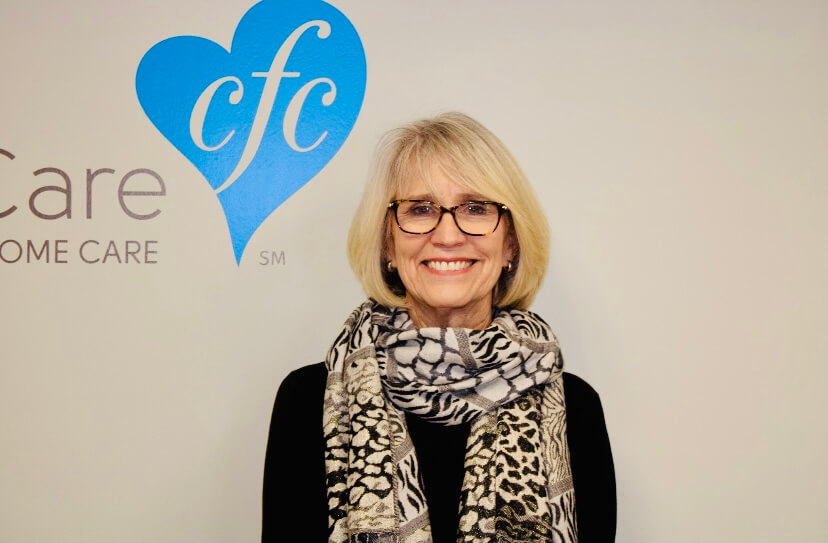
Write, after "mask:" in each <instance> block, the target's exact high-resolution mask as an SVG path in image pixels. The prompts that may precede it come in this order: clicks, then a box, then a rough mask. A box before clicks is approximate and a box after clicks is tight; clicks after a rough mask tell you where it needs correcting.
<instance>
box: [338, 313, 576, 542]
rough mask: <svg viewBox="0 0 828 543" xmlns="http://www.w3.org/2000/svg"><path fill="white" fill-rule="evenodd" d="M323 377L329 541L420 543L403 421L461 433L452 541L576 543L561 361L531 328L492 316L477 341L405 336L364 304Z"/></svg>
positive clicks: (416, 484)
mask: <svg viewBox="0 0 828 543" xmlns="http://www.w3.org/2000/svg"><path fill="white" fill-rule="evenodd" d="M327 367H328V381H327V386H326V390H325V407H324V421H323V423H324V433H325V441H326V444H327V449H326V452H325V468H326V472H327V486H328V508H329V517H328V520H329V522H328V524H329V530H330V531H329V539H328V541H329V543H391V542H394V543H397V542H399V543H411V542H417V543H426V542H431V540H432V539H431V529H430V526H429V520H428V508H427V507H426V503H425V497H424V494H423V491H422V479H421V478H420V477H419V469H418V466H417V455H416V451H415V450H414V446H413V444H412V442H411V438H410V436H409V434H408V431H407V429H406V423H405V412H411V413H413V414H415V415H417V416H419V417H423V418H425V419H428V420H430V421H433V422H435V423H438V424H444V425H452V424H461V423H465V422H471V431H470V434H469V438H468V442H467V445H466V458H465V475H464V480H463V485H462V491H461V499H460V512H459V518H460V521H459V526H458V539H457V540H458V542H464V543H492V542H494V541H498V542H509V543H517V542H521V543H522V542H544V543H546V542H550V541H554V542H559V541H560V542H570V541H576V539H577V532H576V523H575V495H574V489H573V486H572V473H571V471H570V465H569V449H568V447H567V442H566V411H565V407H564V395H563V380H562V378H561V371H562V367H563V361H562V359H561V356H560V351H559V348H558V342H557V340H556V339H555V336H554V335H553V334H552V331H551V330H550V329H549V326H548V325H547V324H546V323H545V322H544V321H543V320H541V319H540V317H538V316H537V315H534V314H533V313H529V312H526V311H516V310H499V311H498V312H497V313H496V315H495V316H494V319H493V321H492V323H491V325H490V326H489V327H488V328H487V329H485V330H469V329H464V328H448V329H446V328H421V329H417V328H415V326H414V324H413V323H412V322H411V319H410V317H409V316H408V313H407V312H406V310H405V309H389V308H387V307H384V306H382V305H379V304H377V303H376V302H373V301H370V300H369V301H367V302H365V303H363V304H362V305H361V306H360V307H358V308H357V309H356V310H355V311H354V312H353V313H352V314H351V315H350V317H349V318H348V320H347V321H346V322H345V325H344V327H343V329H342V331H341V332H340V334H339V335H338V336H337V338H336V340H335V341H334V344H333V346H332V347H331V349H330V351H329V352H328V356H327Z"/></svg>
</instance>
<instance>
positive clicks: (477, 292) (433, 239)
mask: <svg viewBox="0 0 828 543" xmlns="http://www.w3.org/2000/svg"><path fill="white" fill-rule="evenodd" d="M431 173H432V182H433V185H434V190H436V191H437V192H438V194H432V193H431V192H430V191H429V189H428V188H427V186H426V185H425V183H424V182H423V181H422V180H419V179H417V180H412V181H411V182H409V183H407V185H406V186H405V189H404V190H403V193H402V194H399V195H398V196H397V197H398V198H399V199H412V200H415V199H417V200H419V199H422V200H431V201H433V202H435V203H438V204H440V205H443V206H445V207H452V206H455V205H457V204H461V203H463V202H467V201H469V200H490V199H491V198H489V197H487V195H485V194H475V193H469V191H468V189H466V188H464V187H462V186H460V185H458V184H457V183H455V182H454V181H452V180H451V179H450V178H449V177H447V176H446V174H445V173H443V171H442V170H441V169H440V168H438V167H434V168H433V169H432V172H431ZM390 220H391V221H392V223H391V225H392V237H391V244H390V247H389V249H388V251H389V254H388V255H387V256H388V259H389V261H390V262H391V265H392V266H394V267H395V268H396V269H397V271H398V272H399V275H400V279H401V280H402V283H403V285H405V290H406V297H407V300H408V303H409V313H410V315H411V318H412V319H413V321H414V324H415V325H416V326H417V327H418V328H423V327H431V326H439V327H463V328H477V329H481V328H485V327H486V326H488V324H489V323H490V322H491V314H492V290H493V289H494V287H495V284H496V283H497V280H498V278H499V277H500V274H501V272H502V270H503V268H504V267H505V266H506V265H507V263H508V262H510V261H511V260H512V257H513V254H514V250H513V247H512V242H511V236H509V235H508V232H509V222H508V220H507V219H506V217H502V218H501V221H500V224H499V225H498V227H497V229H496V230H495V231H494V232H493V233H492V234H490V235H488V236H469V235H466V234H464V233H463V232H461V231H460V230H459V229H458V228H457V224H456V223H455V222H454V220H453V219H452V217H451V216H450V215H449V214H448V213H446V214H444V215H443V216H442V218H441V220H440V223H439V224H438V225H437V228H435V229H434V230H433V231H431V232H429V233H428V234H408V233H406V232H403V231H402V230H400V229H399V228H398V227H397V224H396V222H394V219H393V218H391V219H390ZM443 263H445V264H443ZM441 268H450V269H441Z"/></svg>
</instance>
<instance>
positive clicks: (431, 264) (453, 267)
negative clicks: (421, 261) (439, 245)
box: [425, 258, 474, 275]
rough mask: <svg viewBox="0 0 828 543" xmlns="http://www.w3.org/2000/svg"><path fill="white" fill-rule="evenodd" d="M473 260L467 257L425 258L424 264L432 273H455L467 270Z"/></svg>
mask: <svg viewBox="0 0 828 543" xmlns="http://www.w3.org/2000/svg"><path fill="white" fill-rule="evenodd" d="M472 264H474V260H468V259H448V258H447V259H433V260H426V261H425V265H426V266H427V267H428V269H429V270H430V271H432V272H434V273H437V274H440V275H455V274H459V273H464V272H466V271H468V269H469V268H470V267H471V265H472Z"/></svg>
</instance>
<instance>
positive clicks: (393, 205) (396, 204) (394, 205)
mask: <svg viewBox="0 0 828 543" xmlns="http://www.w3.org/2000/svg"><path fill="white" fill-rule="evenodd" d="M405 202H414V203H425V204H431V205H433V206H435V207H438V208H440V217H439V218H438V219H437V222H436V223H434V226H433V227H432V228H431V230H428V231H426V232H409V231H408V230H406V229H405V228H403V227H402V226H400V218H399V217H398V216H397V210H398V209H399V208H400V204H402V203H405ZM469 204H492V205H494V206H496V207H497V222H496V223H495V225H494V228H492V231H491V232H489V233H487V234H471V233H469V232H466V231H465V230H463V229H462V228H461V227H460V223H458V222H457V216H456V215H455V214H454V212H455V211H457V209H458V208H460V207H463V206H466V205H469ZM388 209H389V210H392V211H393V212H394V222H396V223H397V228H399V229H400V230H402V231H403V232H405V233H406V234H415V235H422V234H430V233H431V232H434V231H435V230H436V229H437V227H438V226H440V221H442V220H443V215H445V214H446V213H448V214H449V215H451V218H452V219H453V220H454V225H455V226H456V227H457V229H458V230H460V231H461V232H463V233H464V234H466V235H467V236H491V235H492V234H494V233H495V232H496V231H497V227H498V226H500V219H501V218H502V217H503V214H504V213H508V212H509V208H508V207H506V205H505V204H501V203H500V202H492V201H489V200H469V201H467V202H463V203H462V204H457V205H456V206H452V207H445V206H441V205H440V204H438V203H437V202H432V201H431V200H410V199H407V198H403V199H400V200H392V201H391V202H390V203H389V204H388Z"/></svg>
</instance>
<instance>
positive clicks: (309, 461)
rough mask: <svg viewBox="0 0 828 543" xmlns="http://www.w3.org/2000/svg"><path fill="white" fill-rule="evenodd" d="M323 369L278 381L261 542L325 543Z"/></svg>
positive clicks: (304, 370)
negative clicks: (295, 542)
mask: <svg viewBox="0 0 828 543" xmlns="http://www.w3.org/2000/svg"><path fill="white" fill-rule="evenodd" d="M326 374H327V373H326V370H325V366H324V365H323V364H314V365H312V366H306V367H304V368H300V369H298V370H296V371H294V372H292V373H290V374H289V375H288V376H287V377H285V380H284V381H282V384H281V386H280V387H279V391H278V392H277V394H276V401H275V403H274V405H273V416H272V418H271V420H270V433H269V435H268V439H267V452H266V453H265V466H264V484H263V489H262V542H263V543H265V542H267V543H285V542H292V541H297V542H299V541H301V542H303V543H305V542H306V543H326V542H327V540H328V504H327V496H326V490H325V488H326V486H325V441H324V438H323V436H322V404H323V401H324V395H325V378H326Z"/></svg>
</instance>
